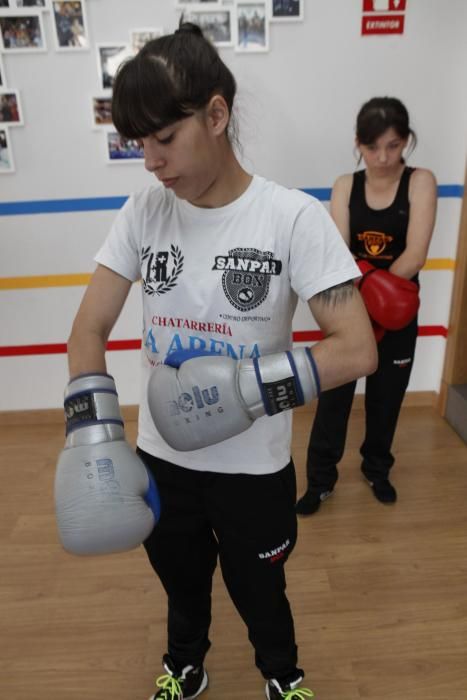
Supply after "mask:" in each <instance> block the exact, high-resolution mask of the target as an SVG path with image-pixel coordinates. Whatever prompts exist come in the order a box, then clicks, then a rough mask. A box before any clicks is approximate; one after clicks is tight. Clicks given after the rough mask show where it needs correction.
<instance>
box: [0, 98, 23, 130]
mask: <svg viewBox="0 0 467 700" xmlns="http://www.w3.org/2000/svg"><path fill="white" fill-rule="evenodd" d="M22 124H23V113H22V109H21V105H20V101H19V94H18V90H7V89H6V88H5V89H3V90H0V126H1V127H3V126H21V125H22Z"/></svg>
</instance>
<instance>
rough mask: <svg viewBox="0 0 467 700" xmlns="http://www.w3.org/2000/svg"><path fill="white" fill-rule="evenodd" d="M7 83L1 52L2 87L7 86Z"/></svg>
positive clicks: (0, 83)
mask: <svg viewBox="0 0 467 700" xmlns="http://www.w3.org/2000/svg"><path fill="white" fill-rule="evenodd" d="M5 85H6V78H5V68H4V67H3V60H2V54H1V53H0V88H2V87H5Z"/></svg>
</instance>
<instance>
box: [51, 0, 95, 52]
mask: <svg viewBox="0 0 467 700" xmlns="http://www.w3.org/2000/svg"><path fill="white" fill-rule="evenodd" d="M52 10H53V12H52V15H53V25H54V33H55V44H56V50H57V51H83V50H87V49H89V33H88V28H87V26H88V25H87V20H86V8H85V3H84V0H76V1H75V0H63V1H62V2H55V0H54V1H53V3H52Z"/></svg>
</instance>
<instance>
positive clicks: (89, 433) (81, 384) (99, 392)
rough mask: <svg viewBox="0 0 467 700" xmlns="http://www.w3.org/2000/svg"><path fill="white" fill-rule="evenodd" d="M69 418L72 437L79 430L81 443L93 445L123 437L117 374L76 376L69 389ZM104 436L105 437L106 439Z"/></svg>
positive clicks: (66, 416) (69, 430) (69, 431)
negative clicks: (114, 376)
mask: <svg viewBox="0 0 467 700" xmlns="http://www.w3.org/2000/svg"><path fill="white" fill-rule="evenodd" d="M64 407H65V420H66V435H67V444H68V442H70V443H74V444H76V438H75V439H72V440H68V437H71V435H72V434H73V433H75V432H76V431H77V430H79V431H80V433H81V431H85V432H84V433H82V434H80V438H79V439H78V443H79V444H90V443H94V442H102V441H108V440H114V439H121V438H118V437H116V436H118V435H122V436H123V419H122V416H121V413H120V406H119V404H118V395H117V390H116V387H115V382H114V380H113V377H111V376H110V375H108V374H94V375H93V374H86V375H81V376H79V377H75V378H73V379H72V380H71V381H70V383H69V384H68V386H67V388H66V390H65V403H64ZM103 436H104V439H103Z"/></svg>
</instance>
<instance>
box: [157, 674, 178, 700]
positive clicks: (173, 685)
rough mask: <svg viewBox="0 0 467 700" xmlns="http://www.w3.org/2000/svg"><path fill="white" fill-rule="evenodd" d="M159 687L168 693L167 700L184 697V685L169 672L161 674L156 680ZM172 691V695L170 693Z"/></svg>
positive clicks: (176, 699)
mask: <svg viewBox="0 0 467 700" xmlns="http://www.w3.org/2000/svg"><path fill="white" fill-rule="evenodd" d="M156 685H157V687H158V688H162V689H163V690H165V692H166V693H167V696H166V699H165V700H178V698H181V697H182V686H181V684H180V683H179V682H178V680H177V679H176V678H174V677H173V676H171V675H169V674H168V673H167V674H166V675H164V676H159V678H158V679H157V680H156ZM168 693H170V695H169V694H168Z"/></svg>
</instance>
